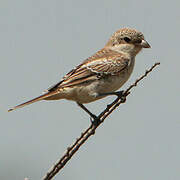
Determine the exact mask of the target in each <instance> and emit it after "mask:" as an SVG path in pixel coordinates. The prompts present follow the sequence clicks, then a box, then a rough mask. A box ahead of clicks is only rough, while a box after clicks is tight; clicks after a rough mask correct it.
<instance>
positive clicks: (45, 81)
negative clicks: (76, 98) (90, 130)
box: [0, 0, 180, 180]
mask: <svg viewBox="0 0 180 180" xmlns="http://www.w3.org/2000/svg"><path fill="white" fill-rule="evenodd" d="M179 19H180V1H178V0H171V1H164V0H151V1H144V0H139V1H138V0H137V1H130V0H126V1H122V0H121V1H120V0H101V1H97V0H91V1H85V0H51V1H50V0H28V1H27V0H14V1H12V0H1V1H0V49H1V50H0V52H1V53H0V81H1V101H0V124H1V125H0V180H24V178H25V177H28V178H29V179H30V180H39V179H41V177H43V176H44V174H45V173H46V172H47V170H48V169H49V168H50V167H51V166H52V164H53V163H55V162H56V160H57V159H58V158H59V157H61V156H62V154H63V153H64V151H65V150H66V148H67V147H68V146H69V145H70V144H72V142H74V141H75V139H76V138H77V137H79V135H80V134H81V132H82V131H83V130H84V129H86V128H87V127H88V126H89V124H90V121H89V117H88V115H87V114H86V113H85V112H83V111H82V110H81V109H80V108H79V107H77V105H76V104H75V103H74V102H69V101H65V100H62V101H56V102H45V101H43V102H39V103H36V104H33V105H30V106H27V107H25V108H23V109H19V110H17V111H14V112H11V113H8V112H7V109H8V108H10V107H12V106H14V105H16V104H19V103H22V102H23V101H26V100H29V99H31V98H33V97H35V96H38V95H40V94H41V92H42V91H43V90H45V89H47V88H48V87H49V86H51V85H53V84H54V83H57V82H58V81H60V79H61V78H62V77H63V76H64V75H65V74H66V73H67V72H68V71H69V70H71V68H73V67H74V66H75V65H77V64H79V63H80V62H82V61H83V60H84V59H86V58H87V57H89V56H91V55H92V54H94V53H95V52H96V51H97V50H99V49H100V48H102V47H103V46H104V44H105V43H106V42H107V40H108V39H109V37H110V36H111V34H112V33H113V32H115V31H116V30H118V29H119V28H122V27H132V28H136V29H138V30H139V31H141V32H143V33H144V35H145V37H146V39H147V41H148V42H149V43H150V44H151V46H152V49H145V50H143V52H142V53H140V54H139V55H138V56H137V57H136V65H135V69H134V72H133V74H132V76H131V78H130V79H129V81H128V82H127V83H126V85H125V86H124V87H123V88H122V89H125V88H126V87H127V86H128V85H130V84H131V83H133V82H134V81H135V79H137V78H138V77H139V76H140V75H142V74H143V73H144V71H145V70H146V69H147V68H149V67H151V65H153V64H154V63H155V62H156V61H160V62H161V65H160V66H159V67H158V68H156V69H155V71H154V72H153V73H151V74H150V76H148V77H147V78H146V79H145V80H143V81H142V82H141V83H140V84H139V85H138V87H137V88H135V89H134V90H133V93H132V94H131V95H130V96H129V97H128V99H127V103H126V104H124V105H122V106H121V107H120V108H119V109H118V110H116V111H115V112H114V113H113V114H112V115H111V116H110V117H109V118H108V119H106V121H105V123H104V124H103V125H102V126H101V127H100V128H98V130H97V131H96V135H95V136H93V137H91V138H90V139H89V140H88V142H87V143H86V144H85V145H84V146H83V147H82V148H81V149H80V150H79V152H78V153H77V154H76V155H75V156H74V157H73V158H72V160H71V161H70V162H69V163H68V164H67V165H66V166H65V168H64V169H63V170H62V171H61V172H60V173H59V174H58V175H57V176H56V177H55V178H54V179H55V180H60V179H63V180H70V179H73V180H74V179H78V180H84V179H86V180H92V179H95V180H109V179H119V180H179V179H180V140H179V139H180V117H179V116H180V95H179V93H180V82H179V77H180V71H179V67H180V57H179V51H180V47H179V42H180V38H179V37H180V20H179ZM113 99H114V97H108V98H106V99H103V100H99V101H96V102H94V103H91V104H89V105H87V107H88V108H89V109H91V111H92V112H94V113H98V112H100V111H101V110H102V109H104V108H105V106H106V104H107V103H110V102H112V100H113Z"/></svg>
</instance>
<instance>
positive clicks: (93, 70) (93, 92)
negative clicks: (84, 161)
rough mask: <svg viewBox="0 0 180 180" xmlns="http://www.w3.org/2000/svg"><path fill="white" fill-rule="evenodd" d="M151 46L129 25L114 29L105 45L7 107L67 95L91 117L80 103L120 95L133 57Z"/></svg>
mask: <svg viewBox="0 0 180 180" xmlns="http://www.w3.org/2000/svg"><path fill="white" fill-rule="evenodd" d="M150 47H151V46H150V45H149V43H148V42H147V41H146V40H145V37H144V35H143V34H142V33H141V32H140V31H138V30H136V29H132V28H121V29H119V30H117V31H116V32H115V33H114V34H112V36H111V37H110V39H109V40H108V41H107V43H106V44H105V46H104V47H103V48H102V49H100V50H99V51H97V52H96V53H95V54H94V55H92V56H90V57H89V58H87V59H85V60H84V61H83V62H82V63H80V64H79V65H78V66H76V67H75V68H73V69H72V70H71V71H70V72H68V73H67V74H66V75H65V76H64V77H63V78H62V79H61V81H60V82H58V83H57V84H55V85H53V86H51V87H50V88H48V89H47V90H45V91H44V93H43V94H42V95H40V96H38V97H36V98H34V99H32V100H29V101H27V102H25V103H22V104H20V105H17V106H15V107H13V108H10V109H9V110H8V111H9V112H10V111H13V110H15V109H18V108H21V107H24V106H26V105H29V104H32V103H35V102H37V101H41V100H60V99H67V100H71V101H75V102H76V103H77V104H78V105H79V106H80V107H81V108H82V109H83V110H85V111H86V112H87V113H88V114H89V115H90V116H91V117H93V118H94V119H95V118H96V116H95V115H94V114H93V113H91V112H90V111H89V110H88V109H87V108H86V107H85V106H84V105H83V104H86V103H91V102H93V101H96V100H99V99H101V98H104V97H106V96H108V95H113V94H114V95H119V94H121V95H122V92H123V91H118V92H119V93H118V92H116V91H117V90H118V89H120V88H121V87H122V86H123V85H124V83H125V82H126V81H127V80H128V79H129V77H130V75H131V74H132V71H133V69H134V64H135V57H136V55H137V54H138V53H139V52H140V51H141V50H142V49H143V48H150Z"/></svg>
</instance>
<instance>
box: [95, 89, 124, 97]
mask: <svg viewBox="0 0 180 180" xmlns="http://www.w3.org/2000/svg"><path fill="white" fill-rule="evenodd" d="M123 93H124V91H116V92H107V93H100V94H98V96H109V95H116V96H118V98H120V99H121V98H122V97H123Z"/></svg>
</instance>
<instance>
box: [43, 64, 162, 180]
mask: <svg viewBox="0 0 180 180" xmlns="http://www.w3.org/2000/svg"><path fill="white" fill-rule="evenodd" d="M158 65H160V63H159V62H158V63H155V64H154V65H153V66H152V67H151V68H150V69H149V70H146V72H145V73H144V75H142V76H141V77H140V78H138V79H137V80H136V81H135V82H134V83H133V84H132V85H130V86H129V88H127V89H126V91H125V92H124V93H123V96H122V97H121V98H120V97H118V98H117V99H115V100H114V101H113V102H112V103H111V104H109V105H107V107H106V109H105V110H104V111H103V112H102V113H100V114H99V116H98V118H99V119H100V121H99V122H98V123H97V124H91V125H90V126H89V128H88V129H86V130H85V131H84V132H82V133H81V136H80V137H79V138H78V139H76V141H75V142H74V143H73V144H72V145H71V146H69V147H68V148H67V150H66V152H65V154H64V155H63V156H62V157H61V159H59V160H58V161H57V162H56V164H55V165H54V166H53V167H52V168H51V169H50V170H49V171H48V172H47V174H46V175H45V176H44V177H43V180H50V179H52V178H53V177H54V176H55V175H56V174H57V173H58V172H59V171H60V170H61V169H62V168H63V167H64V166H65V165H66V163H67V162H68V161H69V160H70V159H71V157H72V156H73V155H74V154H75V152H76V151H78V149H79V148H80V147H81V146H82V145H83V144H84V142H85V141H86V140H87V139H88V138H89V137H90V136H91V135H94V134H95V130H96V128H97V127H98V126H99V125H100V124H102V123H103V121H104V120H105V118H107V117H108V116H109V115H110V114H111V113H112V112H113V111H114V110H115V109H116V108H117V107H118V106H119V105H120V104H122V103H125V102H126V97H127V96H128V95H129V94H130V90H131V89H132V88H134V87H135V86H137V84H138V83H139V81H141V80H142V79H144V78H145V77H146V76H147V75H148V74H149V73H150V72H151V71H152V70H153V69H154V68H155V67H156V66H158Z"/></svg>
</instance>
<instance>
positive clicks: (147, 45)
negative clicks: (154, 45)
mask: <svg viewBox="0 0 180 180" xmlns="http://www.w3.org/2000/svg"><path fill="white" fill-rule="evenodd" d="M141 46H142V48H150V47H151V46H150V45H149V43H148V42H147V41H145V40H142V42H141Z"/></svg>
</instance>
